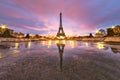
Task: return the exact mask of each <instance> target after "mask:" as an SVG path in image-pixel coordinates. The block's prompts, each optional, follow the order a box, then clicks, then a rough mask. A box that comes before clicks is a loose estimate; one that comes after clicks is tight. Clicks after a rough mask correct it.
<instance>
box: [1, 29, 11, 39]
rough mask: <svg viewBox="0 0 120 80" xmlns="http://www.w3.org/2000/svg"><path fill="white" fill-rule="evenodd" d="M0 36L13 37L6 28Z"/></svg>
mask: <svg viewBox="0 0 120 80" xmlns="http://www.w3.org/2000/svg"><path fill="white" fill-rule="evenodd" d="M2 37H4V38H13V36H12V35H11V34H10V31H9V30H8V29H7V30H5V31H4V33H3V34H2Z"/></svg>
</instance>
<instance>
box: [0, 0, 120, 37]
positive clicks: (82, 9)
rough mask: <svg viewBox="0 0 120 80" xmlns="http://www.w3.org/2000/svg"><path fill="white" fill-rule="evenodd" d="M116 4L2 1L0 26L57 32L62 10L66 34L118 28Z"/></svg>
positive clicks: (119, 8)
mask: <svg viewBox="0 0 120 80" xmlns="http://www.w3.org/2000/svg"><path fill="white" fill-rule="evenodd" d="M119 3H120V0H109V1H108V0H91V1H88V0H47V1H46V0H2V1H1V3H0V9H1V11H0V23H6V24H8V25H11V26H13V27H14V28H15V29H16V30H19V28H20V29H24V32H26V31H28V32H31V33H35V32H36V33H40V34H42V33H41V32H42V31H43V33H46V34H47V33H48V32H53V33H57V31H58V27H59V12H60V11H61V12H62V13H63V26H64V30H65V32H66V34H69V32H73V33H74V32H76V33H75V34H78V35H81V34H86V33H89V32H94V31H95V30H96V29H98V28H107V27H109V26H111V25H115V24H118V25H119V24H120V23H119V21H120V15H119V14H120V6H119ZM54 35H55V34H54Z"/></svg>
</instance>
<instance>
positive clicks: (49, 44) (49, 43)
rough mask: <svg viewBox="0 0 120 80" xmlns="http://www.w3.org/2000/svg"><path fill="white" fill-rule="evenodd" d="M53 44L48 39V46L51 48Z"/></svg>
mask: <svg viewBox="0 0 120 80" xmlns="http://www.w3.org/2000/svg"><path fill="white" fill-rule="evenodd" d="M51 45H52V42H51V40H48V48H50V46H51Z"/></svg>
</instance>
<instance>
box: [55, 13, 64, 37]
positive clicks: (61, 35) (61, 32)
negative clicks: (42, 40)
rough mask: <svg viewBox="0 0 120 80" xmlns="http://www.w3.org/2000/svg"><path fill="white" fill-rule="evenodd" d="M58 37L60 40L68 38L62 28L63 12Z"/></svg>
mask: <svg viewBox="0 0 120 80" xmlns="http://www.w3.org/2000/svg"><path fill="white" fill-rule="evenodd" d="M56 36H57V38H58V39H65V38H66V35H65V33H64V30H63V26H62V13H61V12H60V26H59V30H58V33H57V35H56Z"/></svg>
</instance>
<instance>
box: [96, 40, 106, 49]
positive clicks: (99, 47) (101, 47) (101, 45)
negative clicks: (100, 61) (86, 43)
mask: <svg viewBox="0 0 120 80" xmlns="http://www.w3.org/2000/svg"><path fill="white" fill-rule="evenodd" d="M97 48H98V49H104V48H105V45H104V43H100V42H99V43H97Z"/></svg>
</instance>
